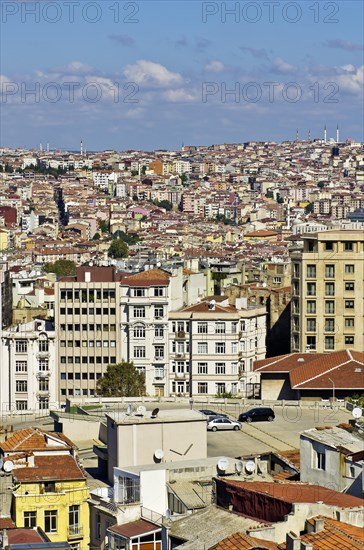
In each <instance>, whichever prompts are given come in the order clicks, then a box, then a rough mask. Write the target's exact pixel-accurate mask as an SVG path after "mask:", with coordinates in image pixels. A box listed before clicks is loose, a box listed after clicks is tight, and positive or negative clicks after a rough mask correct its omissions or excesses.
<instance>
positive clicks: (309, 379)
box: [292, 359, 350, 388]
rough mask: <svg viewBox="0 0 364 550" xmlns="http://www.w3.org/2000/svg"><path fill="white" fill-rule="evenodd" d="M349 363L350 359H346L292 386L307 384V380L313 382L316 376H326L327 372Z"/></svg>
mask: <svg viewBox="0 0 364 550" xmlns="http://www.w3.org/2000/svg"><path fill="white" fill-rule="evenodd" d="M313 362H314V361H313ZM348 363H350V359H348V360H347V361H344V362H343V363H340V364H339V365H335V366H334V367H331V368H330V369H327V370H325V371H324V372H320V373H319V374H316V375H315V376H312V377H311V378H307V379H306V380H303V381H302V382H299V383H298V384H295V385H294V386H292V387H293V388H298V387H299V386H301V385H302V384H307V382H311V381H312V380H315V378H320V377H321V376H324V375H325V374H328V373H330V372H331V371H333V370H335V369H338V368H339V367H342V366H343V365H347V364H348ZM311 365H312V363H311ZM302 366H303V365H302Z"/></svg>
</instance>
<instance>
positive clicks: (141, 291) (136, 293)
mask: <svg viewBox="0 0 364 550" xmlns="http://www.w3.org/2000/svg"><path fill="white" fill-rule="evenodd" d="M133 296H138V297H144V296H145V288H134V292H133Z"/></svg>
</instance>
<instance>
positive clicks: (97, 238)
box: [92, 233, 101, 241]
mask: <svg viewBox="0 0 364 550" xmlns="http://www.w3.org/2000/svg"><path fill="white" fill-rule="evenodd" d="M100 238H101V235H100V233H95V235H94V236H93V237H92V240H93V241H99V240H100Z"/></svg>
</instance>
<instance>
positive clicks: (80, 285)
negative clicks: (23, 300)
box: [55, 267, 123, 402]
mask: <svg viewBox="0 0 364 550" xmlns="http://www.w3.org/2000/svg"><path fill="white" fill-rule="evenodd" d="M119 281H120V275H118V274H117V273H116V271H115V269H114V268H113V267H79V268H78V269H77V274H76V276H75V277H65V278H63V279H61V280H60V281H59V282H58V283H56V287H55V288H56V291H55V294H56V298H55V314H56V330H57V337H58V338H57V363H58V371H59V399H60V401H61V402H64V401H65V400H66V397H69V396H70V397H72V396H91V397H92V396H93V395H95V394H96V384H97V380H99V379H100V378H101V377H102V375H103V374H104V373H105V372H106V369H107V366H108V365H109V364H115V363H118V362H119V361H120V359H121V356H122V351H121V348H122V346H123V343H122V342H121V341H120V329H119V326H120V306H119V304H120V297H119V295H120V282H119Z"/></svg>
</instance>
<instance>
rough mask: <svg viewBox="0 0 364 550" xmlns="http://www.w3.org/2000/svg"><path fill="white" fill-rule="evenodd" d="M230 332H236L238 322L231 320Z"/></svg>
mask: <svg viewBox="0 0 364 550" xmlns="http://www.w3.org/2000/svg"><path fill="white" fill-rule="evenodd" d="M231 332H232V334H236V333H237V332H238V322H237V321H233V322H232V323H231Z"/></svg>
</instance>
